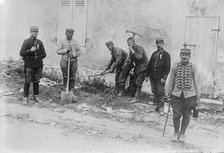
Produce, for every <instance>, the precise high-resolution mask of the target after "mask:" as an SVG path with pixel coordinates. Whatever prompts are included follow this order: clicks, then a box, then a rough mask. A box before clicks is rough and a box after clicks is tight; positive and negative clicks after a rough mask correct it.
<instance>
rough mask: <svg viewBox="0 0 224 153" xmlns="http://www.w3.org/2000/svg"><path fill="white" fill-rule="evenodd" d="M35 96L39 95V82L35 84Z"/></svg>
mask: <svg viewBox="0 0 224 153" xmlns="http://www.w3.org/2000/svg"><path fill="white" fill-rule="evenodd" d="M33 94H34V95H39V83H38V82H33Z"/></svg>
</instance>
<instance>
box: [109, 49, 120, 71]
mask: <svg viewBox="0 0 224 153" xmlns="http://www.w3.org/2000/svg"><path fill="white" fill-rule="evenodd" d="M121 62H122V52H117V54H116V62H114V63H113V65H112V66H111V69H113V70H114V69H116V68H117V66H118V65H120V64H121Z"/></svg>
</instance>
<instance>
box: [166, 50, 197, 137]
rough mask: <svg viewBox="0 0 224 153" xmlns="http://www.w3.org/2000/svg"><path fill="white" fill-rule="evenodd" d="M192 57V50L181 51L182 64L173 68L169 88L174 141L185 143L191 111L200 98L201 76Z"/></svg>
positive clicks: (177, 64)
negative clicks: (192, 61)
mask: <svg viewBox="0 0 224 153" xmlns="http://www.w3.org/2000/svg"><path fill="white" fill-rule="evenodd" d="M190 56H191V51H190V49H187V48H184V49H181V52H180V59H181V62H179V63H176V64H174V66H173V67H172V69H171V73H170V77H169V81H168V87H167V93H168V95H169V96H171V106H172V107H173V125H174V140H179V141H184V138H185V131H186V129H187V127H188V124H189V122H190V115H191V109H193V108H194V107H195V106H196V105H197V100H199V97H200V88H199V75H198V71H197V67H196V65H194V64H192V63H190V62H189V59H190ZM181 116H182V122H181V128H180V118H181Z"/></svg>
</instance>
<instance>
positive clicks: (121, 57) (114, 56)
mask: <svg viewBox="0 0 224 153" xmlns="http://www.w3.org/2000/svg"><path fill="white" fill-rule="evenodd" d="M105 45H106V46H107V48H108V49H109V50H110V51H111V59H110V61H109V63H108V64H107V66H106V69H105V70H104V72H103V73H102V74H104V73H105V72H106V71H108V72H109V73H112V72H114V70H115V69H116V75H115V88H116V91H117V92H119V78H120V74H121V71H122V66H123V64H124V61H125V60H126V58H127V55H128V54H127V53H126V52H125V51H124V50H123V49H121V48H118V47H115V46H114V43H113V42H112V41H108V42H106V43H105Z"/></svg>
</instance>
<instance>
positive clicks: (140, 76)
mask: <svg viewBox="0 0 224 153" xmlns="http://www.w3.org/2000/svg"><path fill="white" fill-rule="evenodd" d="M145 73H146V72H145V71H143V72H141V73H139V74H137V75H136V82H135V85H136V93H135V97H136V98H139V96H140V94H141V90H142V84H143V82H144V80H145Z"/></svg>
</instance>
